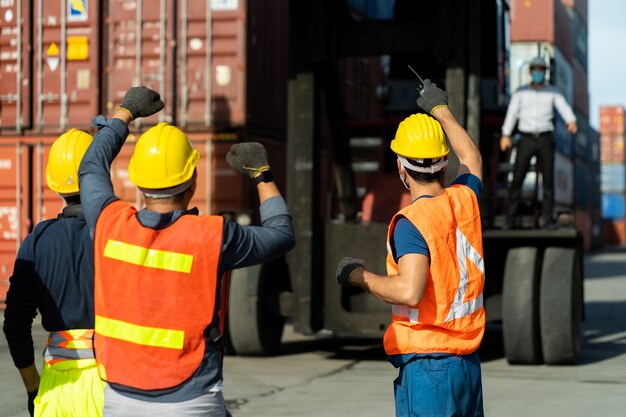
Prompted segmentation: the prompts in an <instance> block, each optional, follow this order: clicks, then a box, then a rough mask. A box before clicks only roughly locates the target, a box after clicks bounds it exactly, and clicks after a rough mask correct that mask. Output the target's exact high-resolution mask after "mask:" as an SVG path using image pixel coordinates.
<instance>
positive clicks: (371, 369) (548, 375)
mask: <svg viewBox="0 0 626 417" xmlns="http://www.w3.org/2000/svg"><path fill="white" fill-rule="evenodd" d="M585 305H586V309H585V314H586V320H585V322H584V323H583V343H582V352H581V361H580V364H579V365H577V366H559V367H554V366H545V365H542V366H511V365H508V364H507V362H506V359H504V356H503V351H502V342H501V340H502V337H501V334H500V333H501V329H500V328H499V326H497V325H494V326H490V327H489V328H488V331H487V334H486V336H485V339H484V341H483V347H482V348H481V351H480V352H481V358H482V361H483V388H484V399H485V412H486V415H487V416H507V417H518V416H520V417H521V416H524V417H526V416H529V415H534V416H542V417H549V416H559V417H560V416H563V415H567V416H568V417H579V416H580V417H582V416H585V417H587V416H593V415H601V416H623V415H625V414H626V411H625V410H626V396H625V395H624V392H626V324H624V323H625V322H624V317H626V249H609V250H605V251H603V252H598V253H595V254H591V255H587V256H586V257H585ZM35 329H36V331H35V336H36V342H35V348H36V352H37V355H38V357H37V364H38V366H39V365H40V361H41V357H40V356H39V354H40V352H41V350H42V346H43V343H44V342H45V333H44V332H43V331H42V330H41V328H40V326H39V325H38V323H37V325H36V326H35ZM283 340H284V342H285V343H284V344H283V347H282V350H281V355H279V356H276V357H270V358H254V357H233V356H227V357H226V359H225V365H224V367H225V381H224V385H225V397H226V399H227V403H228V404H229V407H230V409H231V412H232V414H233V416H234V417H264V416H302V417H313V416H316V417H318V416H319V417H321V416H357V415H358V416H360V417H370V416H371V417H374V416H376V417H379V416H389V415H393V389H392V381H393V379H394V378H395V375H396V371H395V370H394V369H393V367H392V366H391V365H390V364H388V363H387V362H386V361H385V355H384V353H383V351H382V349H381V347H380V345H379V344H377V343H373V342H371V341H370V342H366V341H357V340H351V341H341V342H339V341H336V340H328V339H326V340H319V339H313V338H310V337H303V336H301V335H299V334H296V333H294V332H293V331H292V329H291V327H290V326H288V327H287V328H286V330H285V335H284V337H283ZM0 392H1V394H0V410H2V411H1V412H0V414H1V415H2V416H5V417H18V416H27V415H28V413H27V412H26V395H25V393H24V388H23V386H22V383H21V380H20V377H19V374H18V373H17V371H16V370H15V369H14V368H13V364H12V362H11V359H10V356H9V353H8V348H7V346H6V340H5V339H4V337H0Z"/></svg>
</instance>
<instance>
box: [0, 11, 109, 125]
mask: <svg viewBox="0 0 626 417" xmlns="http://www.w3.org/2000/svg"><path fill="white" fill-rule="evenodd" d="M7 6H8V7H7ZM28 6H29V2H27V1H19V0H17V1H11V2H1V3H0V15H2V16H3V17H5V20H6V16H7V13H8V14H9V15H11V16H13V15H15V18H14V19H11V21H10V22H9V26H8V27H6V28H5V26H4V22H3V28H2V31H1V33H2V35H0V45H1V46H0V47H2V48H3V50H4V47H5V46H7V47H8V48H9V50H10V52H9V53H8V54H0V73H1V74H0V76H1V78H2V80H3V82H2V84H1V85H2V87H0V96H2V106H0V119H1V126H2V132H3V133H5V132H10V133H11V132H21V131H24V130H26V131H28V130H33V131H36V132H59V131H63V130H66V129H68V128H69V127H88V126H89V122H90V121H91V119H92V118H93V117H94V115H96V114H98V112H99V100H98V92H99V88H98V85H99V81H100V78H99V77H100V75H99V74H100V71H99V67H98V64H99V57H100V50H99V31H98V26H99V24H98V22H99V21H100V16H99V11H98V2H93V1H92V2H87V1H78V2H68V1H66V0H46V1H44V0H34V1H33V4H32V6H33V7H32V8H29V7H28ZM20 12H21V13H20ZM18 13H20V14H19V15H18ZM18 18H19V19H20V20H21V22H19V23H18ZM11 22H14V23H15V26H13V27H11V26H10V24H11ZM31 35H32V37H33V38H32V39H31V38H29V36H31ZM31 48H32V62H31V60H30V54H28V51H29V50H30V49H31ZM18 56H19V57H21V59H19V60H17V57H18Z"/></svg>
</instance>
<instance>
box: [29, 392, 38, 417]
mask: <svg viewBox="0 0 626 417" xmlns="http://www.w3.org/2000/svg"><path fill="white" fill-rule="evenodd" d="M38 392H39V390H38V389H37V390H35V391H33V392H27V394H28V403H27V405H26V407H27V408H28V414H30V417H33V416H34V415H35V403H34V401H35V397H37V393H38Z"/></svg>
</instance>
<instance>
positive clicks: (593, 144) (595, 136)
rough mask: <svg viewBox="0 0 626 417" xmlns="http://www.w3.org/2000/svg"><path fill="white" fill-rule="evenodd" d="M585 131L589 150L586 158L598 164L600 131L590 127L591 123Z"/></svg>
mask: <svg viewBox="0 0 626 417" xmlns="http://www.w3.org/2000/svg"><path fill="white" fill-rule="evenodd" d="M587 132H588V135H587V140H588V141H589V150H590V154H589V158H587V159H588V161H589V162H590V163H591V164H593V165H595V166H598V165H599V164H600V133H599V132H598V131H597V130H595V129H594V128H593V127H591V125H589V129H588V130H587Z"/></svg>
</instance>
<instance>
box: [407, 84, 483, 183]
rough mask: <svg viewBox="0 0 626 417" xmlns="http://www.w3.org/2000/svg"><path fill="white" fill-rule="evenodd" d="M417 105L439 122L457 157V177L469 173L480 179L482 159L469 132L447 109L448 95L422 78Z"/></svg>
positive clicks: (481, 175)
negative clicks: (421, 88) (422, 85)
mask: <svg viewBox="0 0 626 417" xmlns="http://www.w3.org/2000/svg"><path fill="white" fill-rule="evenodd" d="M417 105H418V106H419V107H421V108H422V109H423V110H424V111H427V112H428V113H430V114H432V115H433V116H434V117H435V118H436V119H437V120H438V121H439V123H441V127H442V128H443V131H444V132H445V133H446V137H447V138H448V142H450V146H451V147H452V150H453V151H454V153H455V154H456V155H457V157H458V158H459V162H460V165H459V168H458V170H457V173H456V175H457V177H458V176H459V175H462V174H466V173H470V174H472V175H475V176H476V177H478V179H480V180H481V181H482V177H483V159H482V157H481V156H480V151H479V150H478V147H477V146H476V144H475V143H474V141H473V140H472V138H471V137H470V135H469V133H467V131H466V130H465V129H464V128H463V127H462V126H461V125H460V124H459V123H458V122H457V120H456V118H455V117H454V115H453V114H452V112H450V109H448V96H447V94H446V93H445V91H443V90H442V89H440V88H438V87H437V85H436V84H433V83H432V82H431V81H430V80H424V90H423V92H422V94H421V95H420V97H419V98H418V99H417Z"/></svg>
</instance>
